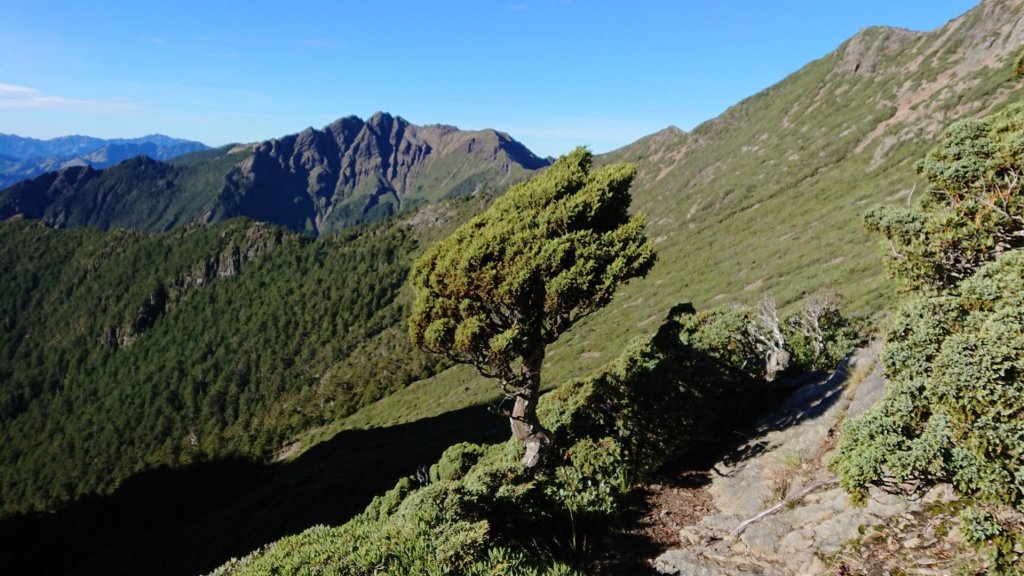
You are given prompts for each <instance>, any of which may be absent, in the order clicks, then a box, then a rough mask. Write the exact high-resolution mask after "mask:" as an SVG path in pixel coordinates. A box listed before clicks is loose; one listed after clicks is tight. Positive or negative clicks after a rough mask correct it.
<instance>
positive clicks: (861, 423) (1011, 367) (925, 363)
mask: <svg viewBox="0 0 1024 576" xmlns="http://www.w3.org/2000/svg"><path fill="white" fill-rule="evenodd" d="M1022 169H1024V106H1021V105H1016V106H1013V107H1011V108H1009V109H1008V110H1007V111H1005V112H1004V113H1002V114H999V115H996V116H994V117H990V118H988V119H986V120H982V121H960V122H957V123H956V124H954V125H953V126H952V127H951V128H950V129H949V130H947V132H946V134H945V136H944V138H943V141H942V143H941V144H940V146H939V147H938V148H936V149H935V150H934V151H933V152H932V153H930V154H929V155H928V157H927V159H926V160H925V161H924V162H923V163H922V173H923V174H925V175H926V176H927V177H928V179H929V182H930V183H931V185H932V187H933V188H932V189H931V190H929V191H928V193H927V196H926V197H925V198H924V200H923V201H922V202H921V205H920V207H919V208H917V209H914V210H900V211H895V210H877V209H876V210H875V211H873V212H872V213H871V214H870V215H869V225H871V226H874V227H875V228H877V229H879V230H881V231H882V232H883V234H886V235H887V236H888V237H889V240H890V241H891V242H892V245H893V255H892V256H891V259H890V262H892V269H893V270H894V271H895V273H896V274H897V275H898V276H899V278H900V279H901V280H902V281H903V282H904V284H905V285H906V286H908V287H909V288H911V289H912V290H911V292H910V293H909V294H908V296H907V297H906V298H905V299H904V301H903V302H902V303H901V304H900V305H899V307H898V309H897V311H896V313H895V315H894V317H893V319H892V325H891V327H890V329H889V333H888V336H887V344H886V348H885V351H884V361H885V367H886V374H887V376H888V378H889V385H888V388H887V390H886V395H885V398H884V399H883V400H882V401H881V402H879V403H878V404H877V405H876V406H874V407H873V408H872V409H870V410H869V411H867V412H866V413H864V414H863V415H861V416H860V417H858V418H855V419H853V420H851V421H849V422H848V423H847V424H846V426H845V427H844V429H843V435H842V437H841V440H840V443H839V446H838V449H837V453H836V456H835V457H834V458H833V461H832V466H833V467H834V468H835V470H836V471H837V472H838V474H839V477H840V480H841V482H842V484H843V486H845V487H846V488H847V489H849V490H851V491H853V492H854V493H855V494H858V495H863V493H864V492H865V491H866V489H867V487H868V485H870V484H882V485H884V486H888V487H891V488H898V489H902V490H909V491H920V490H922V489H924V488H926V487H928V486H930V485H932V484H934V483H935V482H939V481H949V482H952V484H953V486H954V487H955V488H956V489H957V490H958V491H959V492H960V493H962V494H965V495H969V496H971V497H973V498H976V499H977V500H978V501H980V502H985V503H988V504H989V505H996V506H1007V507H1012V508H1015V509H1016V510H1017V515H1018V516H1017V517H1018V519H1019V518H1020V513H1022V512H1024V377H1022V375H1024V251H1020V250H1013V249H1014V248H1018V247H1019V246H1020V245H1021V240H1020V239H1021V237H1022V235H1024V225H1022V223H1024V220H1022V216H1024V212H1022V211H1024V200H1022V198H1021V190H1020V186H1019V183H1018V176H1019V174H1020V173H1021V170H1022ZM986 518H988V520H986ZM989 520H991V517H990V515H989V514H988V512H985V511H981V510H973V509H972V510H969V511H968V512H967V513H965V516H964V521H965V530H966V532H967V537H968V540H970V541H973V542H974V543H976V544H981V543H985V544H986V545H990V550H991V551H992V552H993V560H994V562H993V565H992V567H991V569H992V570H993V571H1004V570H1005V571H1008V572H1009V573H1016V572H1015V571H1018V570H1021V569H1022V568H1024V566H1021V563H1022V562H1024V555H1022V554H1019V552H1014V546H1015V545H1017V543H1018V542H1020V541H1024V536H1022V535H1021V533H1020V532H1019V529H1018V530H1017V531H1016V533H1015V532H1014V530H1013V529H1011V528H1006V527H1001V526H999V525H998V523H994V521H989Z"/></svg>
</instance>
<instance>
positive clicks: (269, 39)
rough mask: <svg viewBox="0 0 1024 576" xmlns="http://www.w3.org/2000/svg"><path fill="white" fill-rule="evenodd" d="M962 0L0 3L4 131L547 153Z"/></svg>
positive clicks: (717, 96)
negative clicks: (483, 138) (481, 136)
mask: <svg viewBox="0 0 1024 576" xmlns="http://www.w3.org/2000/svg"><path fill="white" fill-rule="evenodd" d="M975 3H976V2H974V1H968V0H857V1H855V2H851V1H845V2H841V1H832V0H793V1H784V0H777V1H770V0H760V1H758V0H747V1H724V0H723V1H712V0H705V1H696V0H686V1H682V0H680V1H675V2H670V1H667V0H666V1H655V0H634V1H628V2H627V1H621V2H605V1H585V0H511V1H507V2H490V1H485V0H478V1H470V0H465V1H460V2H457V1H444V0H432V1H429V2H428V1H420V2H413V1H404V2H367V1H363V2H359V3H355V2H347V1H340V0H335V1H327V0H322V1H320V0H318V1H306V2H304V1H301V0H296V1H294V2H282V1H280V0H278V1H276V2H264V1H261V0H250V1H248V2H237V3H235V2H230V3H229V2H218V1H215V0H207V1H190V0H180V1H178V2H138V1H136V2H122V1H117V0H108V1H103V2H85V1H82V0H77V1H73V2H71V1H64V2H55V1H47V0H33V1H31V2H30V1H22V0H0V53H2V54H3V55H4V56H3V58H0V132H3V133H15V134H19V135H22V136H32V137H36V138H50V137H54V136H60V135H66V134H89V135H92V136H99V137H133V136H140V135H143V134H148V133H153V132H160V133H165V134H169V135H172V136H177V137H182V138H190V139H195V140H200V141H203V142H205V143H207V144H211V145H220V144H226V143H229V142H250V141H256V140H263V139H267V138H272V137H275V136H282V135H285V134H290V133H294V132H298V131H300V130H302V129H303V128H305V127H307V126H314V127H318V128H319V127H322V126H324V125H326V124H328V123H330V122H331V121H333V120H335V119H337V118H340V117H342V116H348V115H352V114H354V115H357V116H360V117H363V118H366V117H367V116H369V115H370V114H372V113H373V112H375V111H378V110H384V111H387V112H390V113H392V114H396V115H400V116H402V117H404V118H406V119H408V120H409V121H411V122H414V123H416V124H430V123H444V124H454V125H456V126H459V127H460V128H465V129H478V128H495V129H498V130H502V131H505V132H509V133H510V134H511V135H512V136H513V137H515V138H517V139H518V140H520V141H522V142H523V143H525V144H526V145H527V146H528V147H530V148H531V149H533V150H534V151H535V152H537V153H538V154H541V155H558V154H560V153H563V152H565V151H567V150H569V149H571V148H572V147H573V146H576V145H579V144H586V145H589V146H590V147H591V148H592V149H593V150H595V151H596V152H604V151H607V150H611V149H614V148H617V147H619V146H622V145H625V144H628V143H629V142H632V141H633V140H636V139H637V138H639V137H641V136H644V135H646V134H649V133H651V132H655V131H657V130H660V129H661V128H664V127H666V126H668V125H676V126H679V127H680V128H683V129H691V128H693V127H694V126H695V125H697V124H699V123H701V122H703V121H705V120H708V119H710V118H713V117H715V116H717V115H718V114H719V113H721V112H722V111H723V110H725V109H726V108H727V107H729V106H730V105H732V104H735V103H736V102H738V101H739V100H741V99H743V98H744V97H746V96H750V95H752V94H754V93H756V92H757V91H759V90H761V89H763V88H766V87H768V86H770V85H772V84H774V83H776V82H778V81H779V80H781V79H783V78H784V77H785V76H786V75H788V74H789V73H791V72H794V71H796V70H797V69H799V68H800V67H801V66H803V65H804V64H806V63H807V62H809V61H811V60H813V59H816V58H820V57H822V56H824V55H825V54H827V53H828V52H830V51H832V50H834V49H835V48H836V47H838V46H839V44H841V43H842V42H843V41H844V40H846V39H847V38H849V37H850V36H852V35H853V34H855V33H856V32H857V31H858V30H859V29H861V28H863V27H865V26H869V25H880V24H884V25H890V26H900V27H905V28H911V29H915V30H932V29H934V28H936V27H938V26H941V25H943V24H945V23H946V22H947V21H948V20H950V19H952V18H955V17H956V16H959V15H960V14H962V13H963V12H965V11H966V10H968V9H970V8H971V7H972V6H973V5H974V4H975Z"/></svg>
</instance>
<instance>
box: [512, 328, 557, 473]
mask: <svg viewBox="0 0 1024 576" xmlns="http://www.w3.org/2000/svg"><path fill="white" fill-rule="evenodd" d="M543 363H544V349H543V348H539V349H537V350H534V351H533V352H531V353H530V354H528V355H527V356H526V357H525V358H523V366H522V368H521V372H520V376H521V378H520V383H521V384H520V386H519V389H518V390H517V391H516V397H515V398H516V403H515V406H513V407H512V416H511V418H509V422H510V423H511V425H512V435H513V436H515V437H516V438H518V439H519V440H520V441H521V442H522V443H523V445H524V446H525V448H526V453H525V454H524V455H523V460H522V462H523V467H525V468H533V467H534V466H536V465H537V463H538V462H540V460H541V457H542V456H543V453H544V447H545V446H547V444H548V443H549V442H550V441H551V438H550V432H548V431H547V430H545V429H544V427H543V426H541V425H540V420H538V419H537V397H538V396H540V368H541V365H542V364H543Z"/></svg>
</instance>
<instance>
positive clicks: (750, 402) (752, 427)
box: [597, 352, 849, 576]
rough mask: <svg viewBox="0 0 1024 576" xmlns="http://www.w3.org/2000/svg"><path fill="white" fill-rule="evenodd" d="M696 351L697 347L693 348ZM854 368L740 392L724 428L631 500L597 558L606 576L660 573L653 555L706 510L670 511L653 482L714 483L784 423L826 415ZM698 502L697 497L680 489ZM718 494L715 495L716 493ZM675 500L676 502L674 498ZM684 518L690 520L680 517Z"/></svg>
mask: <svg viewBox="0 0 1024 576" xmlns="http://www.w3.org/2000/svg"><path fill="white" fill-rule="evenodd" d="M691 353H692V352H691ZM848 378H849V372H848V370H847V366H846V362H845V361H844V362H843V363H842V364H840V366H839V367H838V368H837V369H836V371H835V372H833V373H831V374H829V373H828V372H808V373H804V374H798V375H792V376H790V377H788V378H785V379H783V380H781V381H778V382H776V383H771V384H768V383H764V382H760V383H757V384H755V385H754V386H755V387H754V388H747V389H746V390H743V389H734V390H733V391H732V399H731V402H732V408H733V410H732V411H731V413H729V414H727V415H726V418H725V419H724V420H723V421H721V422H720V423H719V424H720V426H719V429H718V431H717V435H716V436H715V437H713V438H709V439H708V440H707V441H706V442H702V443H700V444H698V445H695V446H694V447H693V448H692V449H691V450H688V451H686V452H685V454H683V455H681V456H680V457H678V458H676V459H673V460H672V461H670V462H668V463H667V464H665V465H664V466H663V467H662V468H661V469H660V470H658V471H657V473H655V474H654V476H653V477H652V478H651V480H650V481H649V482H648V485H647V486H645V487H642V488H641V489H640V490H638V491H636V493H635V494H634V495H633V497H632V498H631V499H630V501H629V502H627V505H626V508H625V510H624V512H623V515H622V517H621V518H620V520H621V522H622V524H621V528H620V530H618V531H617V532H616V533H615V534H613V535H612V536H611V537H610V538H609V539H608V541H607V542H606V544H607V546H606V550H604V551H603V553H602V554H600V555H599V558H598V560H597V564H598V565H599V566H600V573H601V574H605V575H631V576H633V575H652V576H653V575H657V574H659V572H658V571H657V570H655V569H654V568H653V567H652V566H651V565H650V564H649V562H650V561H651V560H653V559H654V558H656V557H657V556H659V555H660V554H661V553H663V552H665V551H666V550H668V549H670V548H678V547H679V546H680V544H681V543H680V541H679V539H678V538H679V537H678V533H679V528H681V527H682V526H685V525H690V524H693V523H696V522H697V521H699V519H700V517H701V516H702V514H700V513H697V512H694V513H692V514H691V515H689V516H690V517H689V518H679V517H678V516H676V515H674V514H669V513H670V512H671V510H668V509H667V508H666V509H664V510H660V509H659V508H660V507H661V506H665V505H666V504H667V503H666V501H665V499H664V497H663V498H661V499H660V500H659V499H658V498H652V497H651V495H652V492H656V491H652V490H651V486H658V487H659V488H662V487H663V488H665V489H666V492H676V493H679V492H693V493H696V492H699V491H702V490H705V489H706V488H707V486H708V485H710V484H711V480H712V478H713V476H715V475H719V476H721V475H723V474H727V473H728V472H727V471H725V470H722V469H720V468H719V466H720V465H725V466H727V467H732V466H735V465H737V464H739V463H742V462H743V461H745V460H748V459H750V458H753V457H755V456H757V455H758V454H760V453H763V452H765V451H767V450H770V449H771V448H772V446H770V445H769V443H768V442H767V441H766V440H765V439H764V437H765V435H767V434H768V433H769V432H772V431H777V430H784V429H786V428H789V427H792V426H796V425H798V424H800V423H802V422H804V421H806V420H809V419H813V418H816V417H818V416H820V415H822V414H824V413H825V412H826V411H827V410H828V409H829V407H830V406H832V405H833V404H835V402H837V401H838V400H839V398H840V397H841V393H842V391H843V389H844V388H845V387H846V383H847V380H848ZM676 498H679V499H681V500H683V501H691V500H692V501H697V500H700V498H698V497H695V496H692V495H690V496H686V495H684V496H682V497H680V496H676ZM708 498H710V496H708ZM669 504H670V503H669ZM678 521H682V523H681V524H680V523H678Z"/></svg>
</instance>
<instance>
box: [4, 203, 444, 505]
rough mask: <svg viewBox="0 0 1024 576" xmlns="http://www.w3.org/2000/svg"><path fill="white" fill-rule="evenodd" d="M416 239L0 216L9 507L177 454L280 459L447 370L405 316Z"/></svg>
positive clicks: (59, 497) (388, 230)
mask: <svg viewBox="0 0 1024 576" xmlns="http://www.w3.org/2000/svg"><path fill="white" fill-rule="evenodd" d="M414 236H415V235H414V234H413V233H412V232H410V229H409V228H407V227H406V226H403V225H399V224H396V223H390V224H383V225H371V226H368V227H362V228H357V229H354V230H353V231H351V232H350V233H348V234H345V235H342V236H336V237H331V238H323V239H319V240H312V239H309V238H306V237H302V236H298V235H295V234H292V233H289V232H287V231H285V230H283V229H280V228H277V227H274V226H270V225H266V224H256V223H252V222H249V221H245V220H234V221H230V222H227V223H224V224H218V225H214V226H189V227H185V228H180V229H176V230H174V231H172V232H168V233H164V234H159V235H149V234H144V233H138V232H130V231H113V232H100V231H95V230H91V229H77V230H55V229H52V228H50V227H48V226H46V225H44V224H42V223H39V222H34V221H27V220H14V221H7V222H3V223H0V245H3V246H4V247H5V250H4V251H3V252H2V254H0V274H2V276H3V278H4V286H5V289H4V291H3V292H2V293H0V319H2V332H0V350H2V353H0V432H2V435H3V437H4V439H5V442H4V443H3V445H2V447H0V513H3V514H5V515H6V514H10V513H12V512H25V511H32V510H46V509H50V508H53V507H54V506H57V505H59V504H61V503H63V502H67V501H70V500H73V499H75V498H77V497H79V496H80V495H83V494H89V493H108V492H110V491H111V490H112V489H113V488H115V487H116V486H117V485H118V484H119V483H120V482H121V481H122V480H124V479H125V478H127V477H128V476H130V475H132V474H134V473H136V472H139V471H141V470H145V469H150V468H154V467H159V466H163V465H180V464H185V463H190V462H199V461H205V460H211V459H219V458H225V457H246V458H254V459H265V458H268V457H272V456H273V454H274V452H275V451H276V450H278V449H280V447H281V446H282V445H283V444H284V443H285V442H286V441H287V440H288V439H289V438H290V437H291V436H292V435H294V434H295V433H297V432H299V431H301V430H303V429H307V428H309V427H311V426H315V425H317V424H320V423H323V422H326V421H329V420H332V419H335V418H337V417H339V416H343V415H346V414H349V413H351V412H352V411H354V410H355V409H357V408H358V407H360V406H362V405H364V404H366V403H369V402H371V401H373V400H375V399H377V398H379V397H381V396H383V395H385V394H387V393H389V392H390V391H393V390H394V389H396V388H397V387H401V386H403V385H404V384H407V383H408V382H411V381H413V380H415V379H418V378H421V377H424V376H426V375H429V374H430V373H432V372H433V371H435V370H436V369H437V368H438V367H439V366H438V365H439V361H438V360H436V359H431V358H428V357H427V356H426V355H424V354H422V353H419V352H416V351H414V349H413V348H412V347H411V346H410V345H409V344H408V343H407V341H406V339H405V337H404V326H399V325H398V324H399V322H400V320H401V319H402V318H403V317H404V316H405V315H406V314H407V311H406V309H407V300H408V297H407V296H405V295H403V292H402V285H403V283H404V281H405V277H406V274H407V271H408V268H409V265H410V260H411V257H412V255H413V254H412V253H413V252H414V251H415V250H416V246H417V244H418V242H417V241H416V239H415V237H414ZM367 375H372V376H367Z"/></svg>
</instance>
